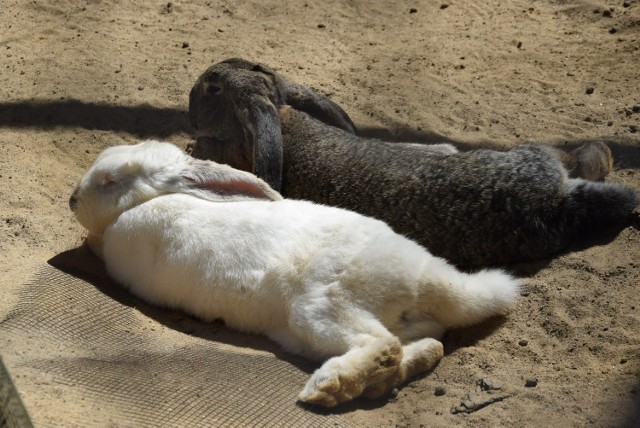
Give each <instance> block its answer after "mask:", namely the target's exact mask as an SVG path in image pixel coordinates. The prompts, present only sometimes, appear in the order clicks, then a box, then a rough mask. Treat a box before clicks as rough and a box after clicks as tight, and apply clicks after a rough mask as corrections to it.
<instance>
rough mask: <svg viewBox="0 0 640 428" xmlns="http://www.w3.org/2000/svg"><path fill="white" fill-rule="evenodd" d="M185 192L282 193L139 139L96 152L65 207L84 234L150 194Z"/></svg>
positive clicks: (218, 195)
mask: <svg viewBox="0 0 640 428" xmlns="http://www.w3.org/2000/svg"><path fill="white" fill-rule="evenodd" d="M170 193H186V194H191V195H194V196H197V197H199V198H202V199H206V200H210V201H214V202H229V201H239V200H252V199H269V200H279V199H282V196H280V194H279V193H278V192H276V191H275V190H273V189H272V188H271V187H269V185H268V184H266V183H265V182H264V181H262V180H260V179H259V178H257V177H256V176H254V175H253V174H251V173H248V172H244V171H239V170H236V169H233V168H231V167H230V166H227V165H221V164H217V163H215V162H212V161H203V160H198V159H194V158H192V157H191V156H189V155H187V154H186V153H184V152H183V151H182V150H180V149H179V148H178V147H176V146H174V145H173V144H170V143H161V142H157V141H145V142H143V143H140V144H136V145H131V146H114V147H110V148H108V149H106V150H105V151H104V152H102V153H101V154H100V155H99V156H98V158H97V159H96V161H95V162H94V163H93V165H92V166H91V167H90V168H89V171H88V172H87V173H86V174H85V175H84V176H83V177H82V179H80V182H79V184H78V186H77V187H76V189H75V191H74V192H73V195H72V196H71V198H70V199H69V206H70V207H71V210H72V211H73V212H74V214H75V215H76V218H77V219H78V221H79V222H80V224H82V225H83V226H84V227H85V228H86V229H87V230H88V231H89V234H90V235H95V236H101V235H102V234H103V232H104V230H105V229H106V227H107V226H108V225H109V224H111V223H112V222H113V221H114V220H115V219H116V218H117V217H118V216H119V215H120V214H121V213H123V212H124V211H126V210H128V209H131V208H133V207H135V206H136V205H139V204H142V203H144V202H146V201H149V200H151V199H153V198H155V197H158V196H161V195H166V194H170Z"/></svg>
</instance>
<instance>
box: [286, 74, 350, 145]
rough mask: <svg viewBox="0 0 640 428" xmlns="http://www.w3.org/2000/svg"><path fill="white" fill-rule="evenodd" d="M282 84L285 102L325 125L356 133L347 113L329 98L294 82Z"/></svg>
mask: <svg viewBox="0 0 640 428" xmlns="http://www.w3.org/2000/svg"><path fill="white" fill-rule="evenodd" d="M283 86H284V92H285V93H284V97H285V102H286V104H289V105H290V106H291V107H293V108H295V109H296V110H300V111H303V112H305V113H308V114H309V115H310V116H312V117H314V118H316V119H318V120H320V121H322V122H324V123H326V124H327V125H331V126H335V127H337V128H341V129H344V130H345V131H347V132H351V133H352V134H355V133H356V127H355V125H354V124H353V122H352V121H351V118H350V117H349V115H347V113H346V112H345V111H344V110H342V108H341V107H340V106H339V105H338V104H336V103H334V102H333V101H331V100H330V99H329V98H327V97H325V96H324V95H320V94H318V93H316V92H314V91H312V90H311V89H309V88H307V87H306V86H302V85H299V84H297V83H294V82H289V81H287V82H285V83H284V85H283Z"/></svg>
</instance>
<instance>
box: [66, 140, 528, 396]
mask: <svg viewBox="0 0 640 428" xmlns="http://www.w3.org/2000/svg"><path fill="white" fill-rule="evenodd" d="M69 204H70V206H71V209H72V210H73V212H74V213H75V215H76V217H77V219H78V221H79V222H80V223H81V224H82V225H83V226H84V227H86V228H87V229H88V232H89V237H88V241H89V245H90V246H91V248H92V249H93V251H95V252H96V253H97V254H98V255H100V256H101V257H102V258H103V259H104V261H105V264H106V267H107V270H108V272H109V274H110V275H111V276H112V277H113V278H114V279H115V280H116V281H118V282H119V283H121V284H123V285H124V286H125V287H127V288H128V289H130V290H131V291H132V292H133V293H134V294H136V295H138V296H140V297H141V298H143V299H145V300H147V301H149V302H151V303H154V304H158V305H162V306H167V307H171V308H177V309H182V310H184V311H186V312H189V313H191V314H193V315H195V316H197V317H199V318H201V319H203V320H214V319H223V320H224V321H225V323H226V324H227V325H228V326H229V327H232V328H236V329H238V330H242V331H246V332H254V333H263V334H265V335H266V336H268V337H270V338H271V339H273V340H274V341H276V342H278V343H279V344H280V345H282V346H283V347H284V348H285V349H286V350H288V351H290V352H293V353H296V354H301V355H305V356H307V357H310V358H316V359H322V360H325V359H326V362H325V363H324V364H323V365H322V366H321V367H320V368H319V369H318V370H317V371H316V372H315V373H314V374H313V375H312V376H311V378H310V379H309V381H308V382H307V384H306V386H305V387H304V389H303V390H302V392H301V393H300V395H299V399H300V400H302V401H304V402H307V403H313V404H318V405H322V406H329V407H330V406H334V405H336V404H338V403H342V402H344V401H348V400H351V399H352V398H354V397H357V396H360V395H364V396H367V397H379V396H381V395H383V394H385V393H386V392H388V391H389V390H390V389H392V388H394V387H395V386H397V385H399V384H400V383H402V382H404V381H405V380H407V379H408V378H410V377H411V376H413V375H415V374H418V373H422V372H424V371H426V370H429V369H430V368H431V367H433V366H434V365H435V364H436V363H437V362H438V361H439V360H440V358H442V355H443V349H442V344H441V343H440V342H439V341H438V340H437V338H438V337H439V336H440V335H441V334H442V333H443V332H444V329H445V328H448V327H458V326H465V325H469V324H473V323H477V322H480V321H482V320H484V319H486V318H487V317H491V316H493V315H496V314H500V313H502V312H504V311H505V310H506V309H507V308H508V307H509V305H510V304H511V303H512V302H513V300H514V299H515V297H516V295H517V293H518V281H517V280H516V279H514V278H512V277H510V276H509V275H507V274H505V273H503V272H501V271H499V270H484V271H481V272H478V273H475V274H465V273H461V272H459V271H457V270H456V269H455V268H454V267H452V266H451V265H449V264H448V263H447V262H446V261H445V260H443V259H441V258H437V257H434V256H432V255H431V254H429V253H428V252H427V251H426V250H425V249H424V248H422V247H420V246H419V245H417V244H415V243H414V242H412V241H410V240H408V239H406V238H404V237H402V236H400V235H398V234H396V233H394V232H393V231H392V230H391V229H390V228H389V227H388V226H387V225H386V224H385V223H383V222H381V221H379V220H374V219H372V218H368V217H364V216H362V215H360V214H356V213H354V212H351V211H347V210H343V209H339V208H333V207H327V206H322V205H316V204H313V203H311V202H306V201H295V200H282V198H281V197H280V195H279V194H278V193H277V192H275V191H274V190H273V189H271V188H270V187H269V186H268V185H267V184H266V183H264V182H263V181H262V180H260V179H258V178H257V177H255V176H254V175H252V174H249V173H247V172H243V171H238V170H235V169H232V168H230V167H228V166H226V165H219V164H216V163H214V162H210V161H202V160H196V159H193V158H191V157H190V156H188V155H186V154H184V153H183V152H182V151H181V150H180V149H178V148H177V147H176V146H173V145H171V144H168V143H159V142H153V141H149V142H144V143H141V144H138V145H133V146H116V147H112V148H109V149H107V150H105V151H104V152H103V153H102V154H100V155H99V156H98V158H97V160H96V161H95V163H94V164H93V166H91V168H90V169H89V171H88V172H87V173H86V175H85V176H84V177H83V178H82V179H81V180H80V182H79V184H78V187H77V188H76V190H75V192H74V193H73V195H72V196H71V199H70V200H69ZM212 369H214V370H215V368H212Z"/></svg>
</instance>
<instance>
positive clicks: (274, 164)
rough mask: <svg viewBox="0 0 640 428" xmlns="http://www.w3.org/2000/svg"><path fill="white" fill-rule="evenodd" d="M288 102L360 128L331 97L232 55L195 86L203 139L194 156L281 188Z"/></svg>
mask: <svg viewBox="0 0 640 428" xmlns="http://www.w3.org/2000/svg"><path fill="white" fill-rule="evenodd" d="M282 105H290V106H292V107H293V108H295V109H297V110H300V111H304V112H306V113H308V114H309V115H311V116H313V117H314V118H316V119H318V120H320V121H322V122H324V123H326V124H328V125H332V126H336V127H339V128H342V129H344V130H346V131H349V132H352V133H354V132H355V126H354V125H353V122H352V121H351V119H350V118H349V116H348V115H347V114H346V113H345V112H344V110H342V108H340V106H338V105H337V104H336V103H334V102H333V101H331V100H329V99H328V98H327V97H325V96H323V95H320V94H318V93H316V92H314V91H312V90H311V89H309V88H307V87H305V86H302V85H299V84H296V83H294V82H290V81H288V80H285V79H284V78H283V77H281V76H280V75H278V74H277V73H276V72H274V71H273V70H271V69H270V68H269V67H267V66H264V65H262V64H258V63H254V62H249V61H245V60H243V59H239V58H232V59H227V60H225V61H222V62H219V63H217V64H215V65H213V66H211V67H210V68H209V69H208V70H206V71H205V72H204V73H203V74H202V75H201V76H200V77H199V78H198V80H197V81H196V83H195V84H194V86H193V88H192V89H191V93H190V94H189V117H190V120H191V125H192V126H193V128H194V129H195V130H196V137H197V141H196V144H195V146H194V148H193V152H192V155H193V156H194V157H197V158H203V159H209V160H213V161H215V162H219V163H225V164H228V165H231V166H232V167H234V168H238V169H242V170H245V171H249V172H252V173H254V174H256V175H257V176H259V177H260V178H262V179H263V180H265V181H266V182H267V183H269V184H270V185H271V186H272V187H273V188H275V189H278V190H279V189H280V187H281V183H282V135H281V132H280V120H279V119H278V111H277V109H278V107H279V106H282Z"/></svg>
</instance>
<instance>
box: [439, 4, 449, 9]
mask: <svg viewBox="0 0 640 428" xmlns="http://www.w3.org/2000/svg"><path fill="white" fill-rule="evenodd" d="M448 7H449V5H448V4H446V3H443V4H441V5H440V9H446V8H448Z"/></svg>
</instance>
